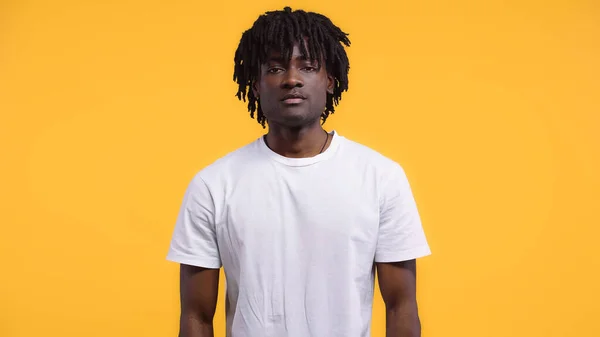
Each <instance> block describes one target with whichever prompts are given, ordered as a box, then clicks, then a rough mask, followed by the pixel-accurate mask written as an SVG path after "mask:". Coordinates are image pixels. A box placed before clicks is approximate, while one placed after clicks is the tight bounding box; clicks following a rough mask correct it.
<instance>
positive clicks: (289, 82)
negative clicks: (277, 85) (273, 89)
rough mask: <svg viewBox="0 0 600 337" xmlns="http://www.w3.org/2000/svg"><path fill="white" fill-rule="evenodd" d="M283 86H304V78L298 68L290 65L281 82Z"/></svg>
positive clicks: (285, 87) (290, 87)
mask: <svg viewBox="0 0 600 337" xmlns="http://www.w3.org/2000/svg"><path fill="white" fill-rule="evenodd" d="M281 86H282V87H283V88H284V89H292V88H296V87H297V88H301V87H303V86H304V80H303V79H302V75H301V74H300V72H299V71H298V70H296V69H295V68H294V67H290V68H289V69H288V70H287V71H286V72H285V77H284V78H283V81H282V82H281Z"/></svg>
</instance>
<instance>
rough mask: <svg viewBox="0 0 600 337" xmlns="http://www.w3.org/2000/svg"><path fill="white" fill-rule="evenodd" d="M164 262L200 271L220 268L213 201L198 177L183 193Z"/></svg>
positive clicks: (204, 184)
mask: <svg viewBox="0 0 600 337" xmlns="http://www.w3.org/2000/svg"><path fill="white" fill-rule="evenodd" d="M167 260H169V261H172V262H177V263H181V264H187V265H192V266H198V267H203V268H211V269H218V268H220V267H221V259H220V256H219V247H218V244H217V234H216V228H215V206H214V201H213V199H212V196H211V194H210V191H209V189H208V187H207V185H206V183H205V182H204V181H203V180H202V179H201V178H200V177H199V176H198V175H197V176H196V177H194V179H193V180H192V182H191V183H190V184H189V185H188V187H187V190H186V192H185V195H184V198H183V203H182V205H181V207H180V210H179V215H178V217H177V221H176V223H175V230H174V232H173V237H172V238H171V245H170V247H169V252H168V254H167Z"/></svg>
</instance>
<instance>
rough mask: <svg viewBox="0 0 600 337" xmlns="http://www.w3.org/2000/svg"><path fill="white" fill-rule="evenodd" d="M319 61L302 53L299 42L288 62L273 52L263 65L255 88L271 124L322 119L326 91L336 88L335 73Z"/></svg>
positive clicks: (288, 124) (295, 124) (302, 123)
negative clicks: (331, 72) (329, 72)
mask: <svg viewBox="0 0 600 337" xmlns="http://www.w3.org/2000/svg"><path fill="white" fill-rule="evenodd" d="M320 64H321V65H320V66H319V63H318V62H314V61H311V60H310V59H306V58H304V57H302V55H301V53H300V48H299V47H298V45H297V44H296V45H295V46H294V49H293V53H292V57H291V60H290V61H289V62H286V60H282V59H281V57H280V54H279V53H277V52H272V53H271V55H270V57H269V59H268V60H267V62H266V63H265V64H262V65H261V68H260V74H259V79H258V81H257V82H256V83H255V84H254V87H253V88H254V94H255V95H256V96H257V97H259V100H260V106H261V108H262V111H263V114H264V115H265V117H266V118H267V121H268V122H269V125H270V126H273V125H274V124H277V125H281V126H284V127H301V126H305V125H309V124H313V123H315V122H318V121H319V120H320V117H321V113H322V112H323V111H324V110H325V104H326V99H327V93H332V91H333V77H331V76H329V75H328V74H327V70H326V69H325V65H324V62H320Z"/></svg>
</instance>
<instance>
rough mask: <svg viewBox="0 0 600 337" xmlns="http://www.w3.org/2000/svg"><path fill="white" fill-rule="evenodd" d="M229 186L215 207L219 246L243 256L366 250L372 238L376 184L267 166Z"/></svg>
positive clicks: (354, 175) (349, 175)
mask: <svg viewBox="0 0 600 337" xmlns="http://www.w3.org/2000/svg"><path fill="white" fill-rule="evenodd" d="M250 173H253V174H247V175H244V176H241V177H239V178H238V179H236V181H235V183H232V184H230V185H229V189H228V191H227V194H226V195H227V197H226V198H225V199H224V203H223V208H222V209H221V211H220V213H219V214H220V217H219V224H218V226H217V228H218V233H217V234H218V237H219V238H220V241H221V244H222V246H223V247H226V249H228V250H236V251H240V252H242V253H246V254H248V253H249V252H253V253H256V252H261V253H263V254H264V255H270V254H278V253H280V252H282V251H290V250H294V251H300V252H302V251H308V250H315V247H323V246H328V247H331V248H332V251H355V250H361V251H362V250H364V251H370V250H371V249H372V247H374V246H375V244H376V240H377V232H378V224H379V198H378V193H377V190H378V188H377V186H376V184H375V182H374V181H371V180H370V179H369V178H368V177H365V176H364V175H363V176H361V174H360V173H358V172H353V171H352V170H346V171H345V172H339V171H337V170H318V169H317V168H314V169H312V168H299V169H287V170H285V171H278V170H277V168H269V169H266V170H263V171H262V172H261V173H259V172H250Z"/></svg>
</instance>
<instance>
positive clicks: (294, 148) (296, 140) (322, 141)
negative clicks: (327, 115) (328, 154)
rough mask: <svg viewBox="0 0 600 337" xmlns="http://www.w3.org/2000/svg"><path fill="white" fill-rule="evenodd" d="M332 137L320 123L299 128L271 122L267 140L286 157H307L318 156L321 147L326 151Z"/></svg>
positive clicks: (270, 145)
mask: <svg viewBox="0 0 600 337" xmlns="http://www.w3.org/2000/svg"><path fill="white" fill-rule="evenodd" d="M330 138H331V137H329V136H328V135H327V133H326V131H325V130H324V129H323V128H322V127H321V125H320V124H319V123H316V124H314V125H310V126H305V127H298V128H289V127H283V126H280V125H277V124H273V125H272V124H269V132H268V133H267V135H266V142H267V144H268V146H269V148H271V150H273V151H274V152H276V153H278V154H280V155H282V156H284V157H290V158H306V157H313V156H316V155H317V154H319V153H320V152H321V149H323V151H325V149H326V148H327V146H329V139H330Z"/></svg>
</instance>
